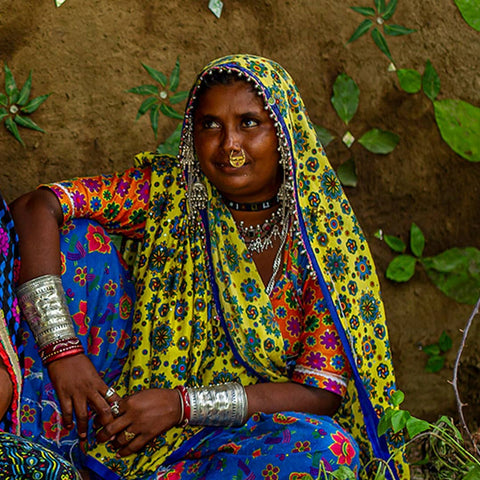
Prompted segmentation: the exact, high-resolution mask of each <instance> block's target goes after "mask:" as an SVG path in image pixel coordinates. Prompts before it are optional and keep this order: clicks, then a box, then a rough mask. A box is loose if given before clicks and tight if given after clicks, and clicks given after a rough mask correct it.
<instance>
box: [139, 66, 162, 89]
mask: <svg viewBox="0 0 480 480" xmlns="http://www.w3.org/2000/svg"><path fill="white" fill-rule="evenodd" d="M142 67H143V68H144V69H145V70H146V71H147V73H148V74H149V75H150V76H151V77H152V78H153V79H154V80H155V81H156V82H158V83H159V84H160V85H161V86H162V87H165V85H166V84H167V77H166V76H165V75H164V74H163V73H162V72H159V71H158V70H155V69H154V68H152V67H149V66H148V65H145V64H144V63H142Z"/></svg>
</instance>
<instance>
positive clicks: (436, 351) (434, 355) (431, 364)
mask: <svg viewBox="0 0 480 480" xmlns="http://www.w3.org/2000/svg"><path fill="white" fill-rule="evenodd" d="M451 348H452V338H451V337H450V336H449V335H448V334H447V333H446V332H442V334H441V335H440V338H439V339H438V341H437V342H436V343H431V344H429V345H426V346H424V347H422V351H423V352H424V353H426V354H427V355H428V360H427V364H426V366H425V370H426V371H427V372H430V373H435V372H439V371H440V370H441V369H442V368H443V367H444V365H445V357H444V356H443V354H444V353H446V352H448V351H449V350H450V349H451Z"/></svg>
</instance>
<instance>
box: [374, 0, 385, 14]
mask: <svg viewBox="0 0 480 480" xmlns="http://www.w3.org/2000/svg"><path fill="white" fill-rule="evenodd" d="M375 8H376V9H377V12H378V14H379V15H381V14H382V13H383V12H384V11H385V0H375Z"/></svg>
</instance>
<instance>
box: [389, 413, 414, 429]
mask: <svg viewBox="0 0 480 480" xmlns="http://www.w3.org/2000/svg"><path fill="white" fill-rule="evenodd" d="M409 418H411V415H410V412H408V411H407V410H398V411H396V412H395V413H394V414H393V415H392V428H393V431H394V432H395V433H398V432H400V431H401V430H403V429H404V428H405V426H406V425H407V420H408V419H409Z"/></svg>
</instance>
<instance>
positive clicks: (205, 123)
mask: <svg viewBox="0 0 480 480" xmlns="http://www.w3.org/2000/svg"><path fill="white" fill-rule="evenodd" d="M202 127H203V128H205V129H207V130H209V129H212V128H220V124H219V123H218V122H216V121H215V120H204V121H203V122H202Z"/></svg>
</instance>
